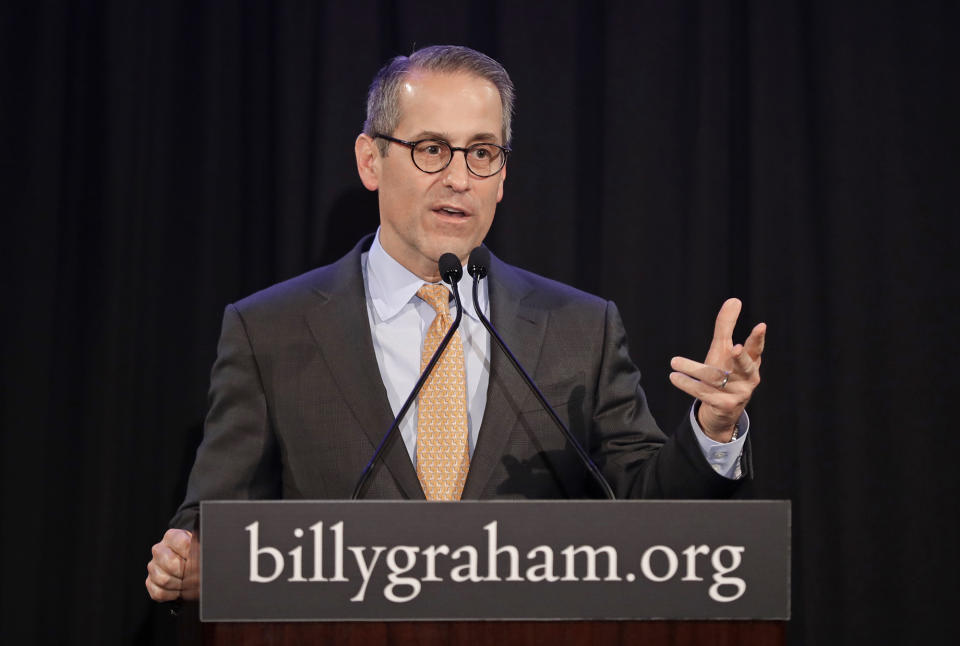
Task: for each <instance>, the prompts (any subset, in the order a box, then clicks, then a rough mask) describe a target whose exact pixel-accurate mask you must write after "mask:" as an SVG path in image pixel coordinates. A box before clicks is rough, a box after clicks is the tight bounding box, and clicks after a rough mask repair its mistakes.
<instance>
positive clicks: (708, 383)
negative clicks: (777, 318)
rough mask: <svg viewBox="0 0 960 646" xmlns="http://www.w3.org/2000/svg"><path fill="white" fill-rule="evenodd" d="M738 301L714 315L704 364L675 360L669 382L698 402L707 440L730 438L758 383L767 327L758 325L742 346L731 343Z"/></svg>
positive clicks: (672, 361) (718, 440)
mask: <svg viewBox="0 0 960 646" xmlns="http://www.w3.org/2000/svg"><path fill="white" fill-rule="evenodd" d="M741 307H742V304H741V302H740V300H739V299H737V298H731V299H728V300H727V301H726V302H725V303H724V304H723V307H721V308H720V312H719V313H718V314H717V322H716V324H715V325H714V328H713V341H712V342H711V343H710V349H709V350H708V351H707V357H706V359H704V360H703V363H700V362H697V361H693V360H691V359H686V358H684V357H674V358H673V359H671V360H670V367H671V368H673V370H674V371H675V372H671V373H670V382H671V383H672V384H673V385H674V386H676V387H677V388H679V389H680V390H682V391H683V392H685V393H687V394H689V395H692V396H693V397H696V398H697V399H699V400H700V402H701V404H700V409H699V410H698V412H697V421H698V422H699V423H700V427H701V428H702V429H703V432H704V433H705V434H706V435H707V437H709V438H711V439H713V440H715V441H717V442H729V441H730V440H731V439H733V431H734V427H735V425H736V423H737V420H739V419H740V415H741V414H742V413H743V409H744V408H745V407H746V405H747V402H749V401H750V397H751V395H753V391H754V389H755V388H756V387H757V385H758V384H759V383H760V361H761V355H762V354H763V343H764V339H765V338H766V334H767V324H766V323H758V324H757V325H756V326H754V328H753V330H752V331H751V332H750V336H749V337H747V340H746V341H745V342H744V343H743V345H740V344H736V345H734V343H733V328H734V327H735V326H736V324H737V317H739V316H740V309H741Z"/></svg>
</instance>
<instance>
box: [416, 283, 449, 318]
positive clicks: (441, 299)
mask: <svg viewBox="0 0 960 646" xmlns="http://www.w3.org/2000/svg"><path fill="white" fill-rule="evenodd" d="M417 296H419V297H420V298H421V299H422V300H423V301H425V302H426V303H427V304H428V305H429V306H430V307H432V308H433V309H434V311H435V312H436V313H437V314H438V315H440V316H450V290H448V289H447V288H446V287H444V286H443V285H432V284H428V283H424V284H423V285H422V286H421V287H420V289H418V290H417Z"/></svg>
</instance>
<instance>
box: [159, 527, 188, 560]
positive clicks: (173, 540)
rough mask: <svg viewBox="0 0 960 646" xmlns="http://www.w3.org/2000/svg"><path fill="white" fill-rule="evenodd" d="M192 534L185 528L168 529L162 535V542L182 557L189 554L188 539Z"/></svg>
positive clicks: (184, 557)
mask: <svg viewBox="0 0 960 646" xmlns="http://www.w3.org/2000/svg"><path fill="white" fill-rule="evenodd" d="M192 538H193V534H191V533H190V532H188V531H187V530H185V529H168V530H167V532H166V533H165V534H164V535H163V541H162V542H163V544H164V545H166V546H167V547H169V548H170V549H171V550H173V551H174V553H175V554H176V555H177V556H179V557H180V558H182V559H186V558H188V557H189V556H190V540H191V539H192Z"/></svg>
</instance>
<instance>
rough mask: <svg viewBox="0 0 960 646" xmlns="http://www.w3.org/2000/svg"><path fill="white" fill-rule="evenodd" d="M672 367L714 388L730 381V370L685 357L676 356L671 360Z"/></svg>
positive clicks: (721, 386)
mask: <svg viewBox="0 0 960 646" xmlns="http://www.w3.org/2000/svg"><path fill="white" fill-rule="evenodd" d="M670 367H671V368H673V369H674V370H676V371H677V372H682V373H683V374H685V375H688V376H690V377H693V378H694V379H697V380H699V381H702V382H704V383H706V384H709V385H711V386H713V387H714V388H723V387H724V386H726V385H727V383H729V378H730V373H729V372H727V371H725V370H721V369H720V368H717V367H714V366H708V365H707V364H705V363H700V362H699V361H693V360H692V359H687V358H685V357H674V358H673V359H671V360H670Z"/></svg>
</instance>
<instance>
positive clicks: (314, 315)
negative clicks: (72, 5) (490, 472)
mask: <svg viewBox="0 0 960 646" xmlns="http://www.w3.org/2000/svg"><path fill="white" fill-rule="evenodd" d="M366 244H369V238H365V239H364V240H362V241H361V242H360V244H358V245H357V246H356V247H355V248H354V250H353V251H352V252H351V253H349V254H348V255H347V256H346V257H344V258H343V259H341V260H340V261H338V262H337V263H335V264H333V265H331V266H330V268H329V272H328V273H326V274H324V278H323V279H322V280H321V281H319V282H318V284H317V285H316V286H315V287H314V291H315V292H316V294H317V296H318V299H317V305H316V306H315V307H313V308H312V309H310V310H309V311H308V312H307V314H306V319H307V325H308V326H309V328H310V331H311V333H312V334H313V337H314V339H315V340H316V342H317V345H318V346H319V347H320V352H321V354H322V355H323V357H324V360H325V361H326V363H327V366H328V367H329V369H330V372H331V374H332V375H333V378H334V380H335V381H336V382H337V385H338V386H339V389H340V394H341V396H342V397H343V400H344V402H346V405H347V407H348V408H349V409H350V411H351V412H352V413H353V416H354V417H355V418H356V420H357V422H358V423H359V425H360V428H361V429H362V430H363V433H364V434H365V435H366V436H367V438H368V439H369V440H370V443H371V444H372V445H373V446H374V447H377V446H379V445H380V441H381V440H382V439H383V435H384V433H386V432H387V429H388V428H389V427H390V424H391V422H392V421H393V412H392V410H391V409H390V403H389V400H388V399H387V393H386V389H385V388H384V386H383V379H382V377H381V376H380V369H379V367H378V366H377V360H376V355H375V354H374V350H373V339H372V337H371V335H370V325H369V322H368V318H367V305H366V300H365V297H364V288H363V274H362V272H361V269H360V255H361V253H362V250H363V247H364V245H366ZM372 454H373V451H372V450H371V457H372ZM382 460H383V464H382V465H381V466H380V467H378V468H381V469H382V468H383V467H386V468H387V470H388V471H389V472H390V475H391V476H392V477H393V479H394V481H395V482H396V484H397V486H398V487H399V488H400V489H401V491H402V492H403V493H404V495H405V496H406V497H407V498H419V499H422V498H423V497H424V495H423V489H422V488H421V487H420V481H419V480H418V479H417V473H416V471H415V470H414V468H413V464H412V463H411V462H410V457H409V456H408V455H407V451H406V449H405V448H404V444H403V440H402V439H401V438H400V433H394V436H393V438H392V441H391V443H390V445H389V446H387V447H386V448H385V450H384V455H383V459H382ZM359 476H360V474H359V473H358V474H357V477H359Z"/></svg>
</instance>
